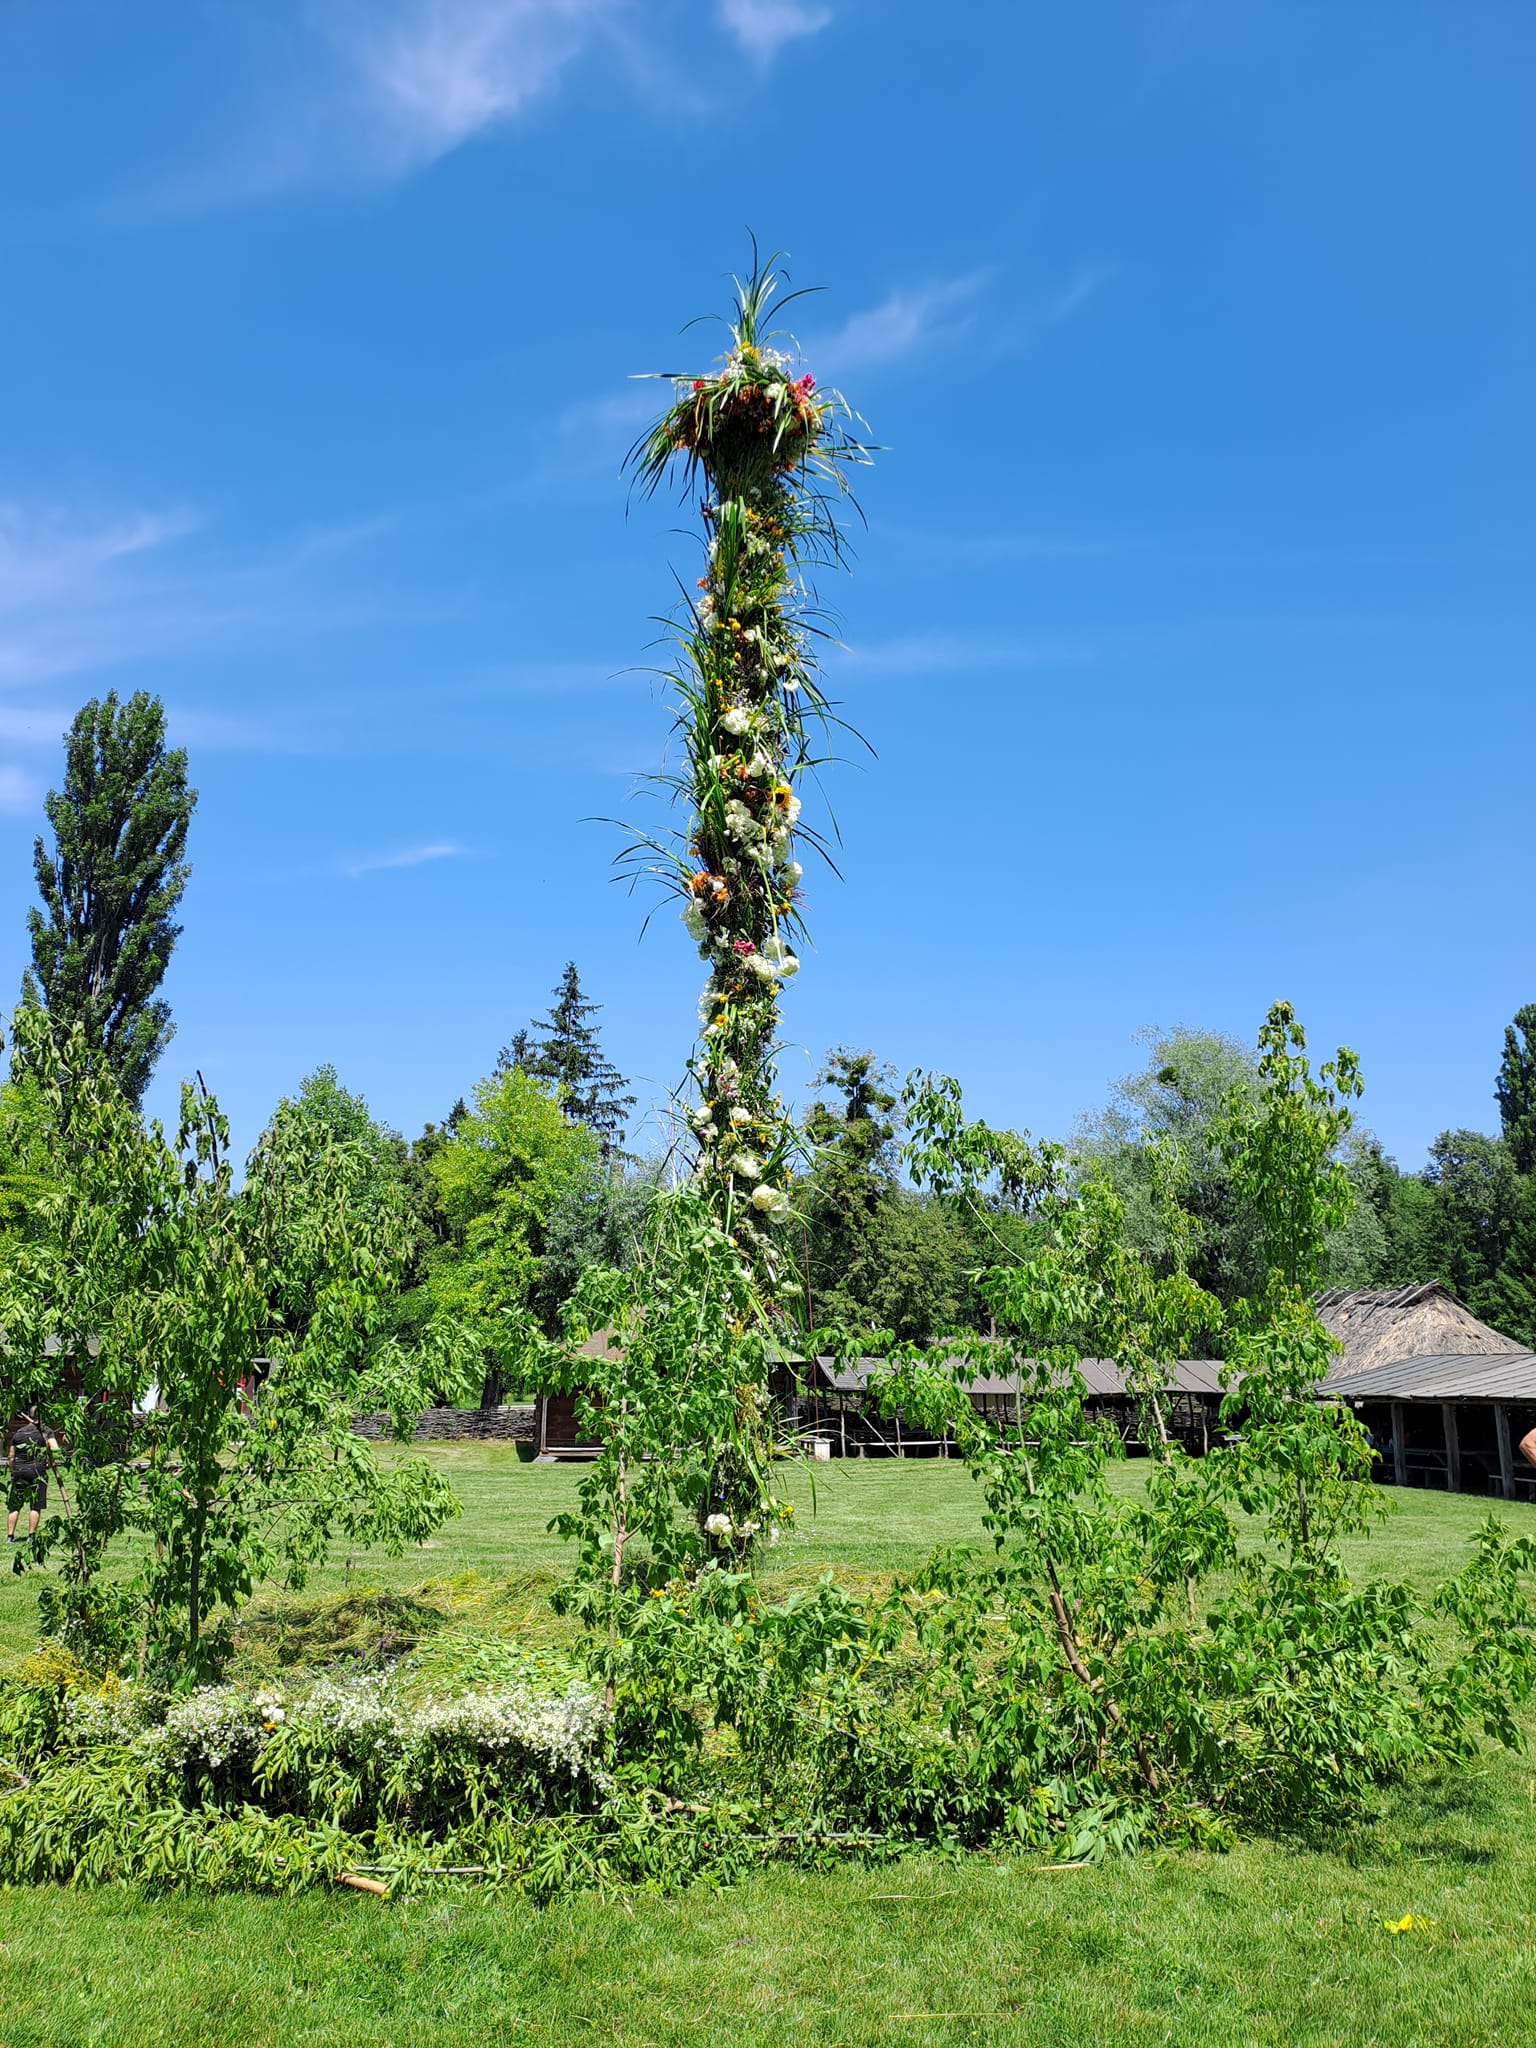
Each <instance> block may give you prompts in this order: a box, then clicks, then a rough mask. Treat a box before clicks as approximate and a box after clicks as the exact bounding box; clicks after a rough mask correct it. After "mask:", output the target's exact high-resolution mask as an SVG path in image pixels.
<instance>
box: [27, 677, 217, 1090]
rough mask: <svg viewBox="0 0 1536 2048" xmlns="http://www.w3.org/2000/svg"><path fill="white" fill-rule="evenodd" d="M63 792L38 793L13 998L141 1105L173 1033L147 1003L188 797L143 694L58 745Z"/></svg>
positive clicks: (162, 1010)
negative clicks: (19, 977)
mask: <svg viewBox="0 0 1536 2048" xmlns="http://www.w3.org/2000/svg"><path fill="white" fill-rule="evenodd" d="M64 744H65V758H64V786H63V788H62V789H60V790H50V791H49V792H48V797H47V802H46V804H45V809H46V811H47V815H48V823H49V824H50V826H51V827H52V828H53V838H54V848H53V851H52V852H51V853H50V852H49V850H48V848H47V847H46V846H45V845H44V842H43V840H42V839H41V838H39V839H38V841H37V843H36V846H35V848H34V851H33V864H34V867H35V869H36V872H37V887H38V893H39V895H40V896H41V897H42V899H43V907H42V909H41V910H38V909H36V908H34V909H32V910H30V911H29V912H28V913H27V930H28V932H29V934H30V935H31V940H32V965H31V966H30V967H29V968H28V969H27V971H26V974H25V977H24V978H23V982H22V1000H23V1001H24V1002H27V1003H30V1004H33V1005H35V1006H36V1007H38V1008H40V1009H43V1010H45V1011H46V1012H47V1014H48V1018H49V1021H50V1023H51V1024H52V1026H53V1035H54V1039H55V1041H56V1043H59V1044H60V1045H62V1044H63V1042H64V1041H65V1039H66V1038H67V1037H68V1034H69V1032H70V1029H71V1027H72V1026H73V1025H75V1024H80V1025H82V1026H83V1027H84V1031H85V1037H86V1043H87V1044H88V1045H89V1046H91V1047H92V1048H93V1049H95V1050H97V1051H99V1052H102V1053H104V1054H105V1055H106V1058H107V1061H108V1063H109V1065H110V1066H111V1068H112V1071H113V1072H114V1074H115V1075H116V1076H117V1080H118V1083H119V1085H120V1087H121V1088H122V1091H123V1093H124V1094H125V1095H126V1096H127V1098H128V1100H129V1101H130V1102H132V1103H134V1104H137V1103H138V1102H140V1101H141V1100H142V1098H143V1094H144V1090H145V1088H146V1086H147V1085H148V1082H149V1077H150V1074H151V1073H152V1072H153V1071H154V1066H155V1062H156V1060H158V1059H159V1057H160V1055H161V1053H162V1052H163V1051H164V1050H165V1048H166V1046H167V1045H168V1044H169V1043H170V1040H171V1037H172V1034H173V1032H174V1030H175V1026H174V1025H173V1024H172V1022H171V1012H170V1006H169V1004H168V1003H166V1002H165V1001H164V999H163V998H162V997H160V996H159V995H157V993H156V991H157V990H158V989H159V987H160V984H161V982H162V981H163V980H164V979H165V970H166V967H167V966H168V964H169V962H170V957H171V952H172V950H173V948H174V947H175V944H176V941H177V939H178V938H179V937H180V936H181V926H180V925H179V924H177V923H176V921H175V915H176V907H177V905H178V904H179V903H180V901H181V895H182V891H183V890H184V889H185V887H186V885H187V876H188V875H189V874H190V872H191V870H190V868H189V867H188V865H187V862H186V859H185V857H184V856H185V854H186V848H187V827H188V825H189V823H190V822H191V817H192V810H193V806H194V805H195V804H196V802H197V792H196V791H195V790H194V789H191V788H189V787H188V784H187V757H186V754H185V752H184V751H183V750H182V749H181V748H180V747H175V748H169V749H168V748H167V747H166V744H165V707H164V705H163V704H162V703H161V702H160V700H159V698H158V697H152V696H150V695H149V693H148V692H147V691H144V690H138V691H135V693H134V694H133V696H131V697H130V698H129V699H128V702H127V703H126V704H120V703H119V702H118V699H117V694H116V692H115V691H108V693H107V695H106V696H105V697H104V698H99V699H98V698H95V697H93V698H92V699H91V701H90V703H88V704H86V705H84V706H83V707H82V709H81V710H80V711H79V712H77V713H76V716H75V721H74V724H73V725H72V726H71V728H70V730H69V732H68V734H67V735H66V737H65V743H64Z"/></svg>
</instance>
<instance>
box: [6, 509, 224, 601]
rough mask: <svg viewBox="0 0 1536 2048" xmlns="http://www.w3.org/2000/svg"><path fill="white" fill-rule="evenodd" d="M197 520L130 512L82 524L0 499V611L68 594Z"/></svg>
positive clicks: (162, 543)
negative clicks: (39, 512) (36, 511)
mask: <svg viewBox="0 0 1536 2048" xmlns="http://www.w3.org/2000/svg"><path fill="white" fill-rule="evenodd" d="M196 524H197V521H196V519H195V518H193V517H192V515H191V514H189V513H185V512H179V513H178V512H172V513H164V512H159V513H152V512H131V513H128V514H127V515H125V516H120V517H118V518H115V519H110V520H107V521H105V522H104V523H103V522H95V523H90V524H81V523H79V522H77V521H76V522H71V521H69V520H67V519H65V518H63V517H62V516H61V515H59V514H57V513H42V514H36V513H30V512H27V511H25V510H24V509H23V508H22V507H21V506H19V505H14V504H10V505H0V616H3V615H4V613H6V612H8V611H14V610H17V609H19V608H24V607H27V606H31V605H39V604H43V603H46V602H48V601H50V600H55V599H58V598H61V597H62V598H66V599H68V598H70V597H72V596H73V595H74V594H75V593H77V592H78V590H79V589H80V588H81V586H82V585H83V584H93V585H94V584H99V583H100V581H101V580H102V578H103V576H104V575H106V574H108V573H110V571H111V570H112V569H113V567H114V566H115V565H116V564H117V563H120V562H123V561H126V560H128V559H129V558H130V557H132V556H134V555H143V554H149V553H152V552H153V551H154V550H155V549H156V548H162V547H164V546H165V545H166V544H167V543H168V542H170V541H173V540H177V539H179V538H180V537H181V536H182V535H183V534H186V533H190V532H191V531H192V530H193V528H194V527H195V526H196Z"/></svg>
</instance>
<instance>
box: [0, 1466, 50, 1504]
mask: <svg viewBox="0 0 1536 2048" xmlns="http://www.w3.org/2000/svg"><path fill="white" fill-rule="evenodd" d="M5 1505H6V1513H7V1514H10V1515H19V1514H20V1513H21V1511H22V1509H23V1508H35V1509H36V1511H37V1512H38V1514H41V1513H42V1512H43V1509H44V1508H45V1507H47V1505H48V1475H47V1473H46V1472H33V1471H30V1470H28V1469H25V1468H23V1470H21V1471H20V1472H12V1473H11V1475H10V1486H9V1489H8V1495H7V1499H6V1504H5Z"/></svg>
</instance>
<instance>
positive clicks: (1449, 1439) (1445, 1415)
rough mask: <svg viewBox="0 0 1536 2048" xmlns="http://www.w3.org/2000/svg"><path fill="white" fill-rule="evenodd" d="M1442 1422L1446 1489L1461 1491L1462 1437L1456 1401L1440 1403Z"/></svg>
mask: <svg viewBox="0 0 1536 2048" xmlns="http://www.w3.org/2000/svg"><path fill="white" fill-rule="evenodd" d="M1440 1422H1441V1426H1442V1428H1443V1429H1444V1430H1445V1490H1446V1492H1447V1493H1460V1491H1461V1438H1460V1436H1459V1435H1458V1434H1457V1429H1456V1403H1455V1402H1454V1401H1442V1402H1441V1403H1440Z"/></svg>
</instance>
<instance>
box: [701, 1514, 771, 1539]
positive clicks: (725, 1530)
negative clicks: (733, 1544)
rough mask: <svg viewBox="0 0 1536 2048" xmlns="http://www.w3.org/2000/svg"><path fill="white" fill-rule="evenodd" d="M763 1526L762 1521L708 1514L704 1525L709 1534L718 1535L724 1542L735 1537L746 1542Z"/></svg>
mask: <svg viewBox="0 0 1536 2048" xmlns="http://www.w3.org/2000/svg"><path fill="white" fill-rule="evenodd" d="M762 1526H763V1525H762V1523H761V1522H733V1521H732V1520H731V1518H730V1516H729V1515H706V1516H705V1518H704V1527H705V1528H706V1529H707V1530H708V1532H709V1534H710V1535H711V1536H718V1537H719V1538H720V1540H721V1542H722V1543H726V1542H729V1541H730V1540H731V1539H732V1538H733V1537H737V1538H740V1539H741V1541H743V1542H746V1541H747V1540H748V1539H749V1538H751V1537H753V1536H755V1535H756V1534H757V1532H758V1530H759V1529H760V1528H761V1527H762Z"/></svg>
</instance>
